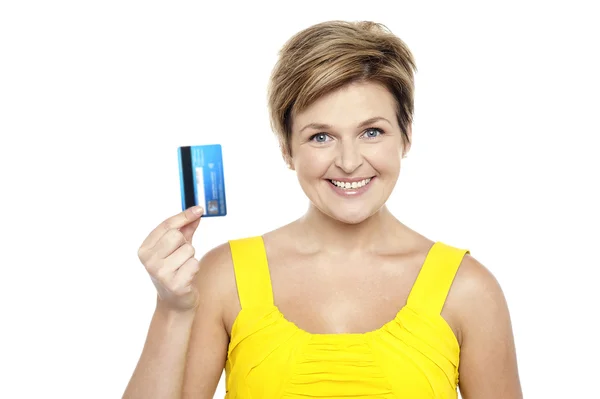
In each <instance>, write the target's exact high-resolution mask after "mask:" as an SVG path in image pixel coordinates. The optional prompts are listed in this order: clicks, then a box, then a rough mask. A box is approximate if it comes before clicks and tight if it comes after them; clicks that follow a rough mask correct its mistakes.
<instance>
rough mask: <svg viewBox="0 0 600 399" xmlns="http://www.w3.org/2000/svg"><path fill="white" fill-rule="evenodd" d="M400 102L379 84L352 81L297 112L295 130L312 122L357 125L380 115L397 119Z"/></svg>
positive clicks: (347, 125) (353, 126) (343, 125)
mask: <svg viewBox="0 0 600 399" xmlns="http://www.w3.org/2000/svg"><path fill="white" fill-rule="evenodd" d="M395 115H396V101H395V99H394V96H393V95H392V94H391V93H390V92H389V90H388V89H387V88H386V87H385V86H383V85H381V84H378V83H373V82H361V83H352V84H349V85H347V86H344V87H342V88H340V89H337V90H335V91H333V92H331V93H328V94H326V95H324V96H323V97H321V98H319V99H318V100H316V101H315V102H314V103H312V104H311V105H310V106H308V107H307V108H306V109H304V110H302V111H301V112H298V113H296V114H295V115H294V117H293V120H292V130H298V129H301V128H302V126H305V125H307V124H309V123H324V124H328V125H332V126H336V127H340V128H344V127H349V128H355V127H356V126H357V124H359V123H360V122H362V121H364V120H367V119H370V118H373V117H376V116H379V117H383V118H386V119H387V120H389V121H394V120H395V119H396V118H395Z"/></svg>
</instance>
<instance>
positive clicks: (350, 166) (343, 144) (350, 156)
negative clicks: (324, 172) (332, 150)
mask: <svg viewBox="0 0 600 399" xmlns="http://www.w3.org/2000/svg"><path fill="white" fill-rule="evenodd" d="M359 145H360V144H359V143H356V142H353V140H340V142H339V148H338V153H337V156H336V158H335V165H336V166H337V167H338V168H340V169H342V170H343V171H344V172H345V173H347V174H351V173H352V172H354V171H355V170H356V169H358V167H360V166H361V165H362V163H363V156H362V154H361V152H360V147H359Z"/></svg>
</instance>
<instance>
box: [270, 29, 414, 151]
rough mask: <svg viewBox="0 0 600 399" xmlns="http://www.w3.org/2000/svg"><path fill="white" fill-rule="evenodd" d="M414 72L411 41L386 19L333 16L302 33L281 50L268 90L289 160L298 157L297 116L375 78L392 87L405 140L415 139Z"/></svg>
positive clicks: (276, 129) (274, 121) (274, 123)
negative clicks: (411, 135) (328, 96)
mask: <svg viewBox="0 0 600 399" xmlns="http://www.w3.org/2000/svg"><path fill="white" fill-rule="evenodd" d="M414 72H416V65H415V61H414V58H413V55H412V53H411V52H410V50H409V49H408V47H407V46H406V44H405V43H404V42H403V41H402V40H400V38H398V37H397V36H395V35H394V34H392V32H391V31H390V30H389V29H388V28H387V27H386V26H385V25H382V24H380V23H375V22H370V21H360V22H348V21H328V22H322V23H319V24H316V25H313V26H311V27H309V28H307V29H304V30H302V31H300V32H298V33H296V34H295V35H294V36H292V37H291V38H290V39H289V40H288V41H287V43H285V45H284V46H283V48H282V49H281V50H280V52H279V59H278V61H277V63H276V64H275V67H274V68H273V72H272V74H271V79H270V82H269V89H268V107H269V114H270V120H271V128H272V129H273V132H274V133H275V134H276V135H277V138H278V140H279V144H280V146H281V150H282V153H283V156H284V158H285V160H286V162H290V161H291V156H292V153H291V135H292V132H291V128H292V122H291V120H292V116H293V115H294V114H296V113H298V112H302V111H303V110H304V109H306V108H307V107H308V106H310V105H311V104H312V103H313V102H314V101H315V100H317V99H319V98H320V97H322V96H323V95H325V94H327V93H329V92H331V91H333V90H336V89H338V88H341V87H342V86H345V85H347V84H350V83H354V82H367V81H368V82H375V83H379V84H382V85H383V86H385V87H386V88H387V89H388V90H389V91H390V93H391V94H392V95H393V96H394V98H395V99H396V103H397V111H396V115H397V118H398V124H399V126H400V129H401V131H402V135H403V139H404V140H405V142H406V143H409V142H410V140H409V136H408V129H409V128H410V124H411V122H412V118H413V109H414V94H413V93H414Z"/></svg>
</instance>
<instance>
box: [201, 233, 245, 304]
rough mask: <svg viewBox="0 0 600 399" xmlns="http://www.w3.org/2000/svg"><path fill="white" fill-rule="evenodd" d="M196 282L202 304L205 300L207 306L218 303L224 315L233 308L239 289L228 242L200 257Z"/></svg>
mask: <svg viewBox="0 0 600 399" xmlns="http://www.w3.org/2000/svg"><path fill="white" fill-rule="evenodd" d="M194 284H195V286H196V288H197V289H198V293H199V296H200V302H201V303H200V305H203V302H204V305H205V306H210V307H214V306H215V305H218V307H219V311H220V312H221V315H222V316H223V313H225V312H226V311H227V309H229V308H231V306H232V302H235V300H236V299H237V291H236V284H235V273H234V270H233V260H232V258H231V248H230V246H229V243H228V242H225V243H222V244H220V245H218V246H216V247H214V248H212V249H211V250H209V251H208V252H206V253H205V254H204V255H203V256H202V257H201V258H200V270H199V271H198V274H197V275H196V278H195V281H194ZM199 308H202V306H199Z"/></svg>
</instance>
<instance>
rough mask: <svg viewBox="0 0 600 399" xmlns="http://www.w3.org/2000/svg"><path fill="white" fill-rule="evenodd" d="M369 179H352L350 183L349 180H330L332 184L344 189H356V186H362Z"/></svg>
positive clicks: (367, 182)
mask: <svg viewBox="0 0 600 399" xmlns="http://www.w3.org/2000/svg"><path fill="white" fill-rule="evenodd" d="M370 181H371V179H370V178H369V179H364V180H361V181H354V182H352V183H350V182H342V181H337V180H331V182H332V183H333V184H335V185H336V186H338V187H340V188H343V189H346V190H347V189H350V188H352V189H356V188H361V187H364V186H366V185H367V184H369V182H370Z"/></svg>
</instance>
